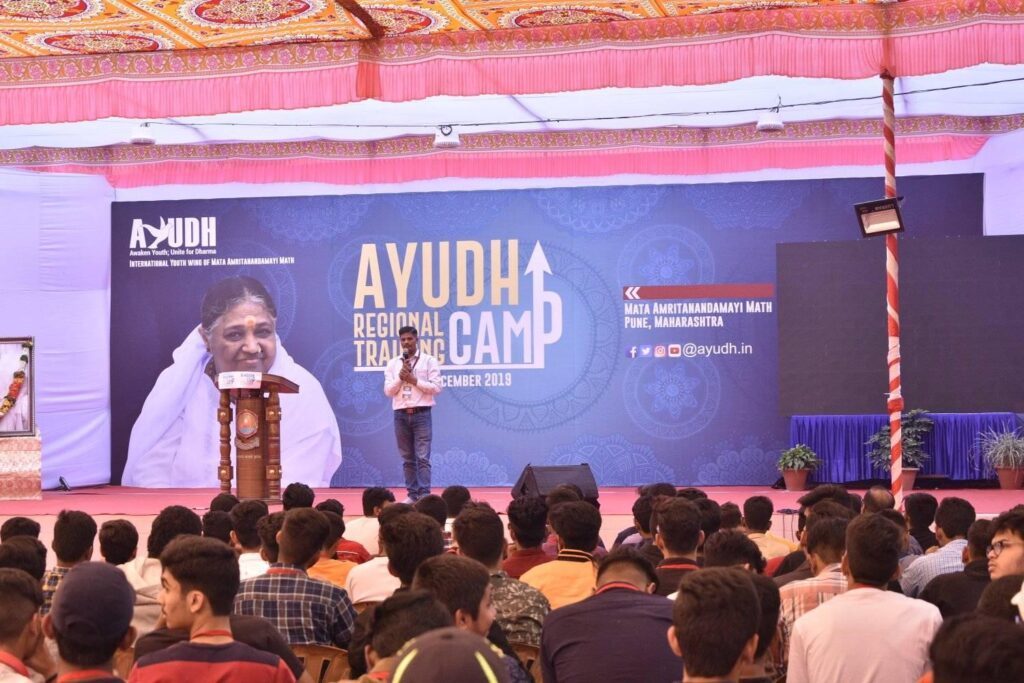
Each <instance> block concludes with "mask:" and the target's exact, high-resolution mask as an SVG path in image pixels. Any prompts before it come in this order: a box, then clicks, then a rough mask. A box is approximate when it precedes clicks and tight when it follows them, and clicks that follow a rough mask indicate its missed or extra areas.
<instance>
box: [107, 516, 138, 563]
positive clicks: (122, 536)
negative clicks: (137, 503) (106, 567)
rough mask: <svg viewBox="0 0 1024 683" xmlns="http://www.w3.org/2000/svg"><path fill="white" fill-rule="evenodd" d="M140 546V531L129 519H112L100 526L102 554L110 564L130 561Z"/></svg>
mask: <svg viewBox="0 0 1024 683" xmlns="http://www.w3.org/2000/svg"><path fill="white" fill-rule="evenodd" d="M138 548H139V531H138V529H136V528H135V525H134V524H132V523H131V522H129V521H128V520H127V519H112V520H110V521H107V522H103V524H102V525H101V526H100V554H101V555H103V559H104V560H106V561H107V562H108V563H109V564H125V563H126V562H130V561H131V560H132V559H133V558H134V557H135V553H136V551H137V550H138Z"/></svg>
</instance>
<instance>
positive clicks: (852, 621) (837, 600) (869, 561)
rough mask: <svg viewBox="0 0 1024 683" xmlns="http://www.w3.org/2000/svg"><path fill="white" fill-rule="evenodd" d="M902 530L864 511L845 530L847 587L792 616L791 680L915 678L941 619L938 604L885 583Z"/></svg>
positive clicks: (905, 681) (903, 682) (890, 682)
mask: <svg viewBox="0 0 1024 683" xmlns="http://www.w3.org/2000/svg"><path fill="white" fill-rule="evenodd" d="M901 538H902V531H901V530H900V529H899V528H898V527H897V526H896V525H895V524H893V523H892V522H890V521H889V520H888V519H885V518H884V517H882V516H881V515H873V514H866V515H861V516H859V517H857V518H856V519H854V520H853V521H852V522H850V525H849V527H848V528H847V531H846V556H845V557H844V558H843V563H842V568H843V573H845V574H846V577H847V582H848V584H849V589H848V590H847V592H846V593H843V594H842V595H837V596H835V597H834V598H832V599H831V600H829V601H828V602H826V603H824V604H823V605H821V606H820V607H817V608H815V609H814V610H812V611H810V612H808V613H807V614H805V615H804V616H802V617H800V618H799V619H797V620H796V624H795V625H794V627H793V635H792V638H791V640H790V648H789V673H788V675H787V679H786V680H787V681H788V682H789V683H812V682H813V683H842V682H845V681H857V683H916V682H917V681H918V679H920V678H921V676H922V675H924V674H925V673H926V672H927V671H928V667H929V664H928V646H929V645H930V644H931V641H932V638H934V636H935V633H936V631H938V629H939V627H940V626H941V625H942V615H941V614H940V613H939V610H938V608H937V607H935V605H932V604H931V603H928V602H924V601H923V600H915V599H913V598H908V597H906V596H904V595H900V594H899V593H894V592H891V591H888V590H886V587H887V584H888V583H889V581H890V580H891V579H892V578H893V576H894V575H895V574H896V572H897V568H898V566H899V553H900V541H901Z"/></svg>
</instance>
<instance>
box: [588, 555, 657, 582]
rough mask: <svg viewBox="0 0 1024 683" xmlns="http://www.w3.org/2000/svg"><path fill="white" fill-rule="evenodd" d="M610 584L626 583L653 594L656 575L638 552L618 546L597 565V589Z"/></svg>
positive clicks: (651, 565) (649, 563)
mask: <svg viewBox="0 0 1024 683" xmlns="http://www.w3.org/2000/svg"><path fill="white" fill-rule="evenodd" d="M612 582H622V583H628V584H630V585H632V586H633V587H635V588H638V589H639V590H642V591H647V592H654V591H655V590H657V588H658V573H657V572H656V571H655V570H654V565H653V564H651V561H650V560H649V559H648V558H647V557H646V556H645V555H644V554H643V553H641V552H640V551H639V550H637V549H636V548H633V547H630V546H620V547H618V548H616V549H615V550H613V551H611V552H610V553H608V554H607V555H605V556H604V557H602V558H601V561H600V562H598V564H597V587H598V588H600V587H601V586H604V585H606V584H609V583H612Z"/></svg>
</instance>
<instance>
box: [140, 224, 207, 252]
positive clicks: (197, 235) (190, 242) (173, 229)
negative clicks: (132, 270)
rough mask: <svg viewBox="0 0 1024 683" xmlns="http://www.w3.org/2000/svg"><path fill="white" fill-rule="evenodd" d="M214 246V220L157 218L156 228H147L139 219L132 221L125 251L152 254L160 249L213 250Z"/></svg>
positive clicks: (149, 226)
mask: <svg viewBox="0 0 1024 683" xmlns="http://www.w3.org/2000/svg"><path fill="white" fill-rule="evenodd" d="M216 246H217V217H216V216H204V217H202V218H192V217H189V218H163V217H162V216H161V218H160V227H154V226H152V225H149V224H147V223H146V222H145V221H143V220H142V219H141V218H136V219H134V220H133V221H132V234H131V242H130V243H129V245H128V248H129V249H142V250H147V251H155V250H157V249H161V248H167V247H169V248H171V249H193V248H196V247H202V248H204V249H215V248H216Z"/></svg>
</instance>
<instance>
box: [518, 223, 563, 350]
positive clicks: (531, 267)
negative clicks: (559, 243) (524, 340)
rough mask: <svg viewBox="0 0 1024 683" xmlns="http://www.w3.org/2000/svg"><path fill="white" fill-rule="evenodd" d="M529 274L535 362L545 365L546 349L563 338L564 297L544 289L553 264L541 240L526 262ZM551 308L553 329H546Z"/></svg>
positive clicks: (535, 245)
mask: <svg viewBox="0 0 1024 683" xmlns="http://www.w3.org/2000/svg"><path fill="white" fill-rule="evenodd" d="M524 272H525V273H526V274H527V275H531V276H532V278H533V359H532V360H533V364H534V365H535V366H537V367H541V368H543V367H544V349H545V347H546V346H547V345H548V344H553V343H555V342H556V341H558V340H559V339H561V338H562V297H560V296H558V294H557V293H555V292H549V291H546V290H545V289H544V275H545V274H547V275H551V265H550V264H549V263H548V259H547V256H545V255H544V249H543V248H542V247H541V246H540V242H537V243H536V244H534V247H533V253H532V254H530V260H529V262H528V263H527V264H526V270H525V271H524ZM545 307H549V308H550V310H551V329H550V330H545V328H544V322H545V316H544V310H545Z"/></svg>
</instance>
